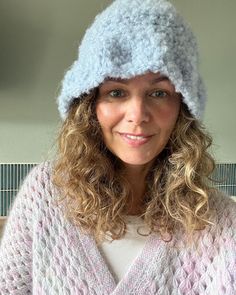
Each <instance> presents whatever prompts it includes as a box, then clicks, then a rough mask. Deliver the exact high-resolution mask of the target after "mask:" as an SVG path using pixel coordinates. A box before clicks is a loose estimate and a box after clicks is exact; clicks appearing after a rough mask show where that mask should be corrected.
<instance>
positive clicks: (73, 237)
mask: <svg viewBox="0 0 236 295" xmlns="http://www.w3.org/2000/svg"><path fill="white" fill-rule="evenodd" d="M58 106H59V111H60V114H61V117H62V118H63V119H64V122H63V124H62V128H61V130H60V134H59V137H58V143H59V145H58V153H57V157H56V159H54V160H53V161H50V162H45V163H42V164H40V165H38V166H37V167H35V168H34V169H33V170H32V171H31V173H30V174H29V175H28V177H27V178H26V180H25V181H24V184H23V186H22V188H21V190H20V192H19V194H18V196H17V197H16V200H15V202H14V206H13V208H12V210H11V213H10V216H9V218H8V222H7V225H6V227H5V233H4V236H3V239H2V242H1V252H0V253H1V254H0V255H1V265H0V270H1V271H0V293H1V294H4V295H5V294H63V295H64V294H145V295H146V294H214V295H215V294H227V295H228V294H235V293H236V267H235V266H236V254H235V253H236V251H235V250H236V247H235V246H236V245H235V241H236V234H235V225H236V224H235V223H236V222H235V218H234V214H235V212H236V204H235V203H234V202H233V201H232V200H231V199H230V198H228V197H226V196H223V195H222V194H221V193H219V192H217V191H216V190H214V189H213V188H211V185H210V181H209V176H210V174H211V173H212V171H213V169H214V160H213V158H212V157H211V156H210V155H209V153H208V152H207V149H208V148H209V146H210V145H211V138H210V136H209V135H208V134H207V133H206V131H205V129H204V127H203V126H202V124H201V116H202V114H203V110H204V106H205V92H204V87H203V83H202V80H201V77H200V75H199V73H198V54H197V48H196V41H195V39H194V36H193V34H192V32H191V30H190V29H189V27H188V26H187V25H186V24H185V22H184V21H183V19H182V18H181V17H180V15H179V14H178V13H177V12H176V10H175V8H174V7H173V6H172V5H171V4H170V3H169V2H167V1H165V0H142V1H141V0H130V1H127V0H117V1H114V2H113V3H112V4H111V5H110V6H109V7H108V8H107V9H105V10H104V11H103V12H102V13H101V14H100V15H98V16H97V17H96V19H95V21H94V23H93V24H92V25H91V27H90V28H89V29H88V30H87V31H86V34H85V36H84V39H83V41H82V43H81V46H80V48H79V57H78V60H76V61H75V62H74V64H73V65H72V67H71V68H70V69H69V70H68V72H67V73H66V75H65V78H64V80H63V83H62V90H61V93H60V95H59V97H58Z"/></svg>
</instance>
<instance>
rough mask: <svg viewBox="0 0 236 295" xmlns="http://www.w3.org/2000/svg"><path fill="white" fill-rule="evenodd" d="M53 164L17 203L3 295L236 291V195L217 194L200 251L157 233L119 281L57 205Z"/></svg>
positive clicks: (2, 254)
mask: <svg viewBox="0 0 236 295" xmlns="http://www.w3.org/2000/svg"><path fill="white" fill-rule="evenodd" d="M50 169H51V165H50V163H49V162H45V163H42V164H40V165H38V166H36V167H35V168H33V170H32V171H31V172H30V173H29V175H28V176H27V177H26V179H25V181H24V183H23V185H22V187H21V189H20V191H19V193H18V195H17V197H16V199H15V201H14V205H13V208H12V210H11V213H10V215H9V218H8V222H7V224H6V226H5V230H4V235H3V238H2V241H1V248H0V294H1V295H7V294H14V295H25V294H38V295H39V294H40V295H44V294H45V295H46V294H47V295H69V294H83V295H85V294H86V295H95V294H96V295H105V294H107V295H108V294H113V295H118V294H119V295H125V294H127V295H128V294H143V295H148V294H159V295H167V294H168V295H169V294H172V295H179V294H186V295H204V294H209V295H217V294H219V295H223V294H227V295H235V294H236V243H235V242H236V218H235V217H236V203H235V202H234V201H233V200H231V199H230V198H227V197H226V196H222V195H221V194H219V195H217V196H215V198H214V202H213V203H212V204H211V206H214V207H215V209H216V210H217V216H218V217H217V220H216V222H217V223H216V225H215V226H212V227H208V228H206V229H205V230H203V231H198V232H197V233H196V244H197V245H198V246H199V247H198V251H196V250H195V249H192V248H187V247H186V245H185V244H184V243H185V242H183V241H184V239H183V237H182V236H177V235H176V236H174V238H173V239H172V241H171V242H170V243H166V242H164V241H162V240H161V239H160V237H159V236H158V235H157V234H151V235H150V236H149V237H148V239H147V241H146V244H145V246H144V248H143V249H142V251H141V253H140V254H139V255H138V256H137V257H136V258H135V260H134V261H133V263H132V264H131V266H130V267H129V269H128V271H127V273H126V274H125V276H124V277H123V278H122V279H121V280H120V281H119V283H118V284H117V283H116V281H115V279H114V277H113V276H112V273H111V271H110V270H109V268H108V266H107V264H106V263H105V260H104V258H103V256H102V255H101V253H100V251H99V250H98V247H97V245H96V243H95V240H94V239H93V237H91V236H89V235H85V234H82V233H81V231H80V230H79V228H77V227H75V226H73V225H72V224H71V223H69V222H68V221H67V220H66V219H65V217H64V216H63V214H62V211H61V209H59V207H56V206H55V204H53V200H54V197H55V189H54V187H53V185H52V183H51V181H50ZM175 246H180V247H175Z"/></svg>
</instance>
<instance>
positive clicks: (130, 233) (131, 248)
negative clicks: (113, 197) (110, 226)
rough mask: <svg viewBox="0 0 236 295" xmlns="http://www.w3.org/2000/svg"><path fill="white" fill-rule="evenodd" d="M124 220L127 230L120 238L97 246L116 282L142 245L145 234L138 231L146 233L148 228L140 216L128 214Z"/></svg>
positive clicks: (126, 269) (145, 237)
mask: <svg viewBox="0 0 236 295" xmlns="http://www.w3.org/2000/svg"><path fill="white" fill-rule="evenodd" d="M125 221H126V225H127V232H126V234H125V236H124V237H123V238H122V239H120V240H114V241H112V242H109V241H105V242H103V243H102V244H101V245H99V247H98V248H99V250H100V252H101V254H102V255H103V257H104V259H105V260H106V262H107V264H108V266H109V268H110V271H111V272H112V273H113V275H114V277H115V278H116V280H117V282H119V281H120V280H121V278H122V277H123V276H124V274H125V273H127V271H128V269H129V267H130V266H131V264H132V261H133V260H134V259H135V258H136V257H137V256H138V255H139V253H140V252H141V251H142V249H143V247H144V244H145V242H146V240H147V236H142V235H140V234H139V233H141V234H148V229H147V227H146V226H145V225H144V222H143V220H142V218H141V217H139V216H132V215H128V216H126V218H125ZM137 230H139V233H138V232H137Z"/></svg>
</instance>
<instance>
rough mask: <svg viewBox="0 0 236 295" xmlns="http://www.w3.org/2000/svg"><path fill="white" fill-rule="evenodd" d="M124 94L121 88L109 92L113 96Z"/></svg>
mask: <svg viewBox="0 0 236 295" xmlns="http://www.w3.org/2000/svg"><path fill="white" fill-rule="evenodd" d="M122 94H123V91H122V90H119V89H115V90H112V91H110V92H109V95H110V96H112V97H121V96H122Z"/></svg>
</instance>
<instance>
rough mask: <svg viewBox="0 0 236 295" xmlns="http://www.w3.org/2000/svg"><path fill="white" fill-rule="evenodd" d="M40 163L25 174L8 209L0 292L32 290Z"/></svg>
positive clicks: (0, 252)
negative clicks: (34, 227)
mask: <svg viewBox="0 0 236 295" xmlns="http://www.w3.org/2000/svg"><path fill="white" fill-rule="evenodd" d="M42 170H43V164H40V165H38V166H36V167H34V168H33V169H32V170H31V172H30V173H29V174H28V176H27V177H26V178H25V180H24V182H23V184H22V186H21V188H20V190H19V192H18V194H17V196H16V198H15V200H14V202H13V206H12V209H11V211H10V214H9V217H8V220H7V223H6V225H5V228H4V233H3V237H2V240H1V244H0V294H1V295H3V294H4V295H7V294H14V295H23V294H24V295H25V294H31V290H32V267H31V266H32V241H33V223H34V218H35V217H36V216H35V213H36V212H35V211H34V208H35V205H37V199H38V196H37V195H38V194H39V191H40V190H39V189H38V186H39V184H40V181H38V179H39V178H40V176H39V175H40V173H42Z"/></svg>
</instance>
